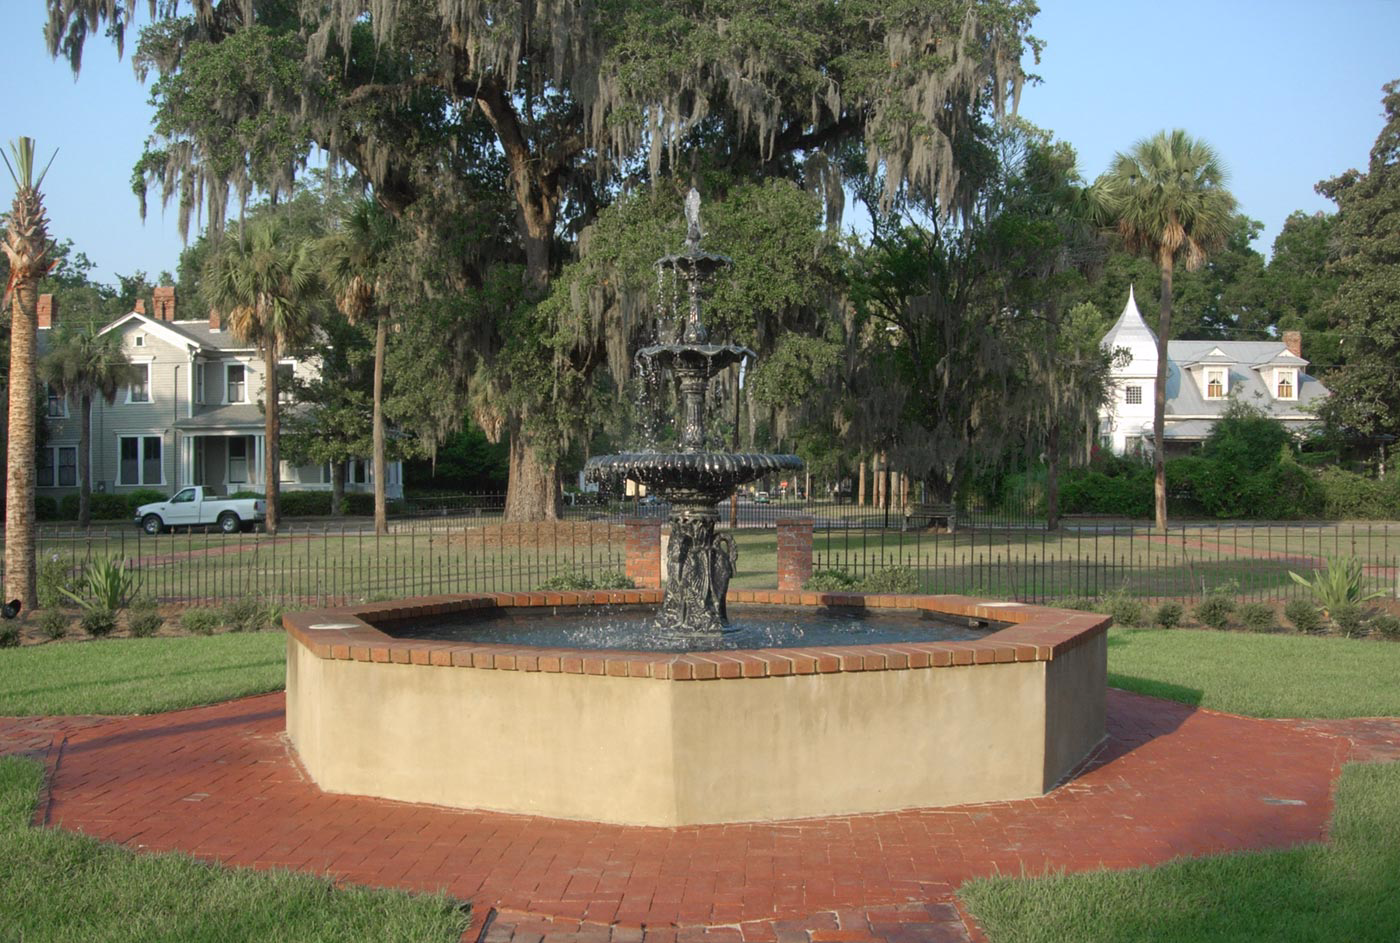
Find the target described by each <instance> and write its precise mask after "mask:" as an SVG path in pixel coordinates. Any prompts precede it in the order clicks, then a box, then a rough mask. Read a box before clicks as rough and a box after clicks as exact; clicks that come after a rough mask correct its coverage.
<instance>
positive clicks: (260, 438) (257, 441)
mask: <svg viewBox="0 0 1400 943" xmlns="http://www.w3.org/2000/svg"><path fill="white" fill-rule="evenodd" d="M266 441H267V436H266V435H255V436H253V467H252V468H250V469H249V470H248V481H250V482H251V483H253V484H255V485H263V486H264V488H265V487H266V485H267V483H266V482H265V481H263V463H264V460H263V447H264V444H265V443H266Z"/></svg>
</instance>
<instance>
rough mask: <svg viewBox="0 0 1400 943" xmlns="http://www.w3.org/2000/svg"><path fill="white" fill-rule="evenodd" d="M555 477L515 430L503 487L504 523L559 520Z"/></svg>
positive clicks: (547, 463) (551, 468)
mask: <svg viewBox="0 0 1400 943" xmlns="http://www.w3.org/2000/svg"><path fill="white" fill-rule="evenodd" d="M559 503H560V495H559V475H558V468H557V467H556V465H555V463H554V462H550V461H545V460H544V459H542V458H541V457H540V455H539V452H538V450H537V449H536V448H535V447H534V446H532V445H531V444H530V443H529V442H528V441H526V439H525V436H524V434H523V433H521V432H520V431H519V430H516V431H515V433H514V434H512V435H511V437H510V480H509V482H508V483H507V485H506V520H507V521H512V522H514V521H557V520H559Z"/></svg>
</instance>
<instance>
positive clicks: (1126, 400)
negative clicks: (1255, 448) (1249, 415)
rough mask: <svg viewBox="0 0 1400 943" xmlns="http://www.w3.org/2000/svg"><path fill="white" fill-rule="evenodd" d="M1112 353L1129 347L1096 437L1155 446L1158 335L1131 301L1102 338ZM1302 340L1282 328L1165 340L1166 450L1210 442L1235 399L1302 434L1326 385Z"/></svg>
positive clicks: (1116, 446)
mask: <svg viewBox="0 0 1400 943" xmlns="http://www.w3.org/2000/svg"><path fill="white" fill-rule="evenodd" d="M1101 343H1102V345H1103V346H1104V347H1105V348H1106V349H1107V350H1109V351H1110V352H1112V351H1116V350H1118V349H1120V348H1121V349H1124V350H1126V351H1127V357H1126V358H1125V359H1126V362H1117V363H1115V364H1114V367H1113V370H1112V381H1113V395H1112V399H1111V401H1110V402H1109V404H1108V405H1107V406H1105V407H1104V408H1103V409H1102V410H1100V412H1099V442H1100V444H1101V445H1102V446H1103V447H1104V448H1109V449H1112V450H1113V452H1114V453H1115V454H1118V455H1122V454H1124V453H1125V452H1136V451H1138V450H1142V451H1145V452H1148V453H1150V452H1151V450H1152V393H1153V385H1154V384H1155V383H1156V381H1157V335H1156V333H1154V332H1153V330H1152V329H1151V328H1150V327H1148V326H1147V322H1146V321H1144V320H1143V317H1142V314H1141V313H1140V312H1139V311H1138V307H1137V299H1136V297H1135V296H1134V293H1133V290H1132V289H1131V288H1129V289H1128V304H1127V305H1126V306H1125V307H1124V308H1123V313H1122V314H1121V315H1120V316H1119V317H1118V320H1117V322H1115V323H1114V325H1113V327H1111V328H1110V329H1109V331H1108V333H1107V334H1105V335H1104V337H1103V340H1102V341H1101ZM1302 347H1303V337H1302V335H1301V334H1300V333H1299V332H1297V331H1284V332H1283V337H1282V338H1281V339H1280V340H1276V341H1273V340H1268V341H1168V342H1167V408H1166V424H1165V427H1164V437H1165V441H1166V448H1167V452H1168V453H1171V452H1179V451H1184V450H1185V449H1186V448H1189V447H1190V446H1193V445H1195V444H1197V443H1199V442H1202V441H1204V440H1205V438H1206V437H1207V436H1209V435H1210V430H1211V428H1212V427H1213V426H1214V425H1215V423H1216V421H1217V420H1218V419H1219V418H1220V415H1221V413H1223V412H1224V410H1225V407H1226V406H1227V405H1228V404H1229V402H1230V399H1231V397H1234V398H1236V399H1240V400H1242V401H1244V402H1246V403H1249V404H1250V405H1252V406H1256V407H1258V408H1260V409H1262V410H1264V411H1265V412H1266V413H1268V414H1269V415H1270V416H1272V417H1274V418H1275V419H1278V420H1279V421H1281V422H1282V423H1283V424H1284V425H1285V426H1287V427H1289V428H1290V429H1292V430H1293V431H1294V432H1297V433H1302V432H1303V431H1304V430H1306V429H1307V428H1308V427H1309V426H1312V425H1313V424H1315V423H1316V422H1317V418H1316V416H1315V415H1314V413H1313V410H1314V408H1315V407H1316V405H1317V404H1318V402H1319V401H1321V400H1322V399H1323V398H1325V397H1326V396H1327V395H1328V392H1329V391H1328V390H1327V388H1326V387H1325V386H1323V385H1322V384H1321V383H1320V382H1318V380H1317V378H1316V377H1314V376H1312V375H1310V374H1309V373H1308V372H1307V369H1306V368H1307V366H1308V361H1307V360H1305V359H1303V351H1302Z"/></svg>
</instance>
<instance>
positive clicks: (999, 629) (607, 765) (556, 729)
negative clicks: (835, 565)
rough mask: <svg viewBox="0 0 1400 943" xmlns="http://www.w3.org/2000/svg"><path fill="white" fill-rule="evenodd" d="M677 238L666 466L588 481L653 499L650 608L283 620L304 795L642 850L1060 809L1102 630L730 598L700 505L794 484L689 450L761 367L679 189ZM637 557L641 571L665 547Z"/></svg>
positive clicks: (500, 598)
mask: <svg viewBox="0 0 1400 943" xmlns="http://www.w3.org/2000/svg"><path fill="white" fill-rule="evenodd" d="M686 217H687V222H688V227H687V229H688V232H687V238H686V242H685V246H684V248H683V249H682V251H680V252H679V253H676V254H674V255H669V256H666V257H665V258H663V259H662V260H661V261H660V263H659V264H660V265H661V266H662V269H663V270H664V271H670V272H672V273H674V274H675V276H676V277H677V278H679V279H682V280H684V282H685V284H686V288H687V292H686V293H687V298H688V307H687V310H686V311H685V315H684V318H683V320H682V323H681V324H680V325H679V327H678V328H677V329H675V330H674V333H673V335H672V337H671V338H670V339H658V340H659V342H658V343H656V344H654V345H651V346H648V347H646V348H644V349H643V350H642V351H641V352H640V354H639V356H640V358H641V359H642V361H643V363H647V364H649V365H650V366H651V367H652V368H654V369H661V370H669V371H671V372H672V373H673V374H674V375H675V376H676V377H677V379H678V381H679V383H678V385H679V391H680V411H679V436H678V442H677V446H676V449H675V450H674V451H669V452H658V451H646V452H635V453H623V454H619V455H608V456H602V457H599V458H596V459H594V460H592V461H591V462H589V464H588V469H587V473H588V475H589V477H592V478H593V479H594V480H598V481H607V482H612V483H617V482H620V481H624V480H629V479H630V480H632V481H635V482H638V483H640V484H643V485H646V486H647V487H648V488H649V489H651V491H652V492H654V493H657V494H660V495H662V496H664V497H665V498H666V499H667V500H668V501H670V503H671V508H672V510H671V516H670V528H671V540H670V544H669V547H668V550H667V552H666V574H667V579H666V584H665V594H664V596H663V594H662V593H661V592H660V591H659V590H655V589H642V590H626V591H596V592H526V593H475V594H461V595H451V596H436V597H426V598H422V597H420V598H417V599H407V600H400V601H396V602H387V603H369V604H363V605H358V606H349V607H344V608H340V609H329V610H320V611H310V612H295V613H289V614H288V615H287V616H286V617H285V618H284V620H283V624H284V626H285V627H286V629H287V735H288V740H289V742H290V744H291V746H292V748H293V749H294V750H295V751H296V753H297V754H298V756H299V758H300V760H301V763H302V766H303V768H304V769H305V771H306V773H307V775H308V776H310V777H311V778H312V779H313V780H314V781H315V782H316V783H317V784H318V785H319V786H320V787H321V788H322V789H325V790H326V791H328V792H342V793H350V794H357V795H370V796H378V797H382V798H386V799H398V800H404V801H410V802H428V803H435V804H440V805H447V806H455V807H459V808H469V809H490V810H497V811H505V812H517V813H522V814H528V815H545V816H553V817H558V818H573V819H588V820H596V821H606V822H618V823H624V824H634V825H651V826H677V825H696V824H704V823H717V822H740V821H752V820H764V819H786V818H800V817H808V816H826V815H842V814H847V813H862V812H877V811H889V810H896V809H904V808H915V807H930V806H944V805H953V804H958V803H966V802H986V801H993V800H1001V799H1016V798H1025V797H1028V796H1036V795H1041V794H1043V793H1044V792H1046V791H1047V790H1049V789H1051V788H1053V787H1054V786H1055V785H1056V784H1057V783H1059V782H1060V781H1061V780H1062V779H1063V778H1064V777H1066V776H1067V775H1070V774H1072V772H1073V770H1074V769H1075V768H1076V767H1077V766H1078V765H1079V764H1081V763H1082V762H1083V760H1084V757H1085V756H1086V755H1087V754H1089V753H1090V752H1091V751H1092V750H1093V749H1094V747H1095V746H1096V745H1097V744H1098V743H1099V742H1100V740H1101V739H1102V738H1103V735H1104V722H1105V684H1106V668H1107V648H1106V641H1107V639H1106V635H1105V631H1104V630H1105V629H1106V627H1107V625H1108V622H1109V619H1108V618H1107V617H1106V616H1101V615H1095V614H1092V613H1079V612H1069V611H1065V610H1059V609H1052V608H1047V607H1043V606H1032V605H1025V604H1021V603H1015V602H989V601H986V600H977V599H969V598H965V597H962V596H951V595H874V594H857V593H845V594H828V593H815V592H807V591H770V590H742V589H740V590H733V591H730V589H729V583H730V577H731V576H732V575H733V572H734V563H735V559H736V556H735V545H734V543H733V541H732V540H731V539H730V538H729V537H728V536H727V535H725V534H722V533H720V534H717V533H716V531H715V526H716V523H717V518H718V515H717V513H716V505H717V503H718V502H719V501H720V500H721V499H722V498H724V497H725V496H727V495H729V494H731V493H733V491H734V489H736V488H737V487H739V486H740V485H742V484H744V483H746V482H750V481H754V480H756V479H758V478H760V477H761V476H763V475H764V474H765V473H767V472H770V471H785V470H791V469H796V468H799V467H801V462H800V461H799V460H798V459H797V458H796V457H795V456H792V455H750V454H736V453H730V452H724V451H719V450H711V449H708V448H707V447H706V442H705V419H706V406H707V403H706V389H707V386H708V384H709V381H710V380H711V378H713V377H714V376H716V375H717V374H718V373H719V372H720V371H722V370H725V369H728V368H732V367H734V366H736V365H737V364H739V363H740V362H742V361H744V360H745V359H748V358H751V357H752V356H753V355H752V352H751V351H749V350H748V349H747V348H744V347H741V346H738V345H735V344H718V343H711V341H710V338H709V336H708V333H707V331H706V329H705V326H704V323H703V322H702V320H701V318H700V295H701V289H702V287H703V284H704V283H705V282H706V281H707V280H708V279H710V278H711V277H713V276H714V275H715V274H716V273H717V272H719V271H720V270H721V269H723V268H724V266H725V265H727V264H728V261H729V260H728V259H725V258H724V257H723V256H720V255H716V254H712V253H707V252H704V251H702V250H701V248H700V237H701V231H700V216H699V198H698V196H697V195H696V194H695V192H694V191H691V194H690V196H689V197H688V199H687V201H686ZM808 526H810V524H809V525H808ZM632 529H633V530H635V531H636V532H638V533H641V531H642V528H640V527H637V528H632ZM651 533H652V534H653V535H654V534H655V531H652V532H651ZM651 539H653V538H648V540H651ZM629 540H630V538H629ZM632 549H633V547H632V545H631V544H630V543H629V557H630V554H631V552H632ZM637 550H638V553H639V554H642V555H643V556H646V555H649V556H650V559H649V562H647V564H646V565H647V566H648V567H650V568H651V572H653V573H654V572H655V567H656V564H657V557H659V554H660V550H659V543H657V544H651V543H645V544H644V542H643V541H642V540H641V539H640V538H639V539H638V543H637ZM781 552H782V551H781V549H780V553H781ZM731 615H732V616H733V619H732V622H731ZM817 623H824V627H823V628H822V629H821V630H820V631H817V630H816V629H815V628H814V626H815V625H816V624H817ZM789 624H795V631H791V632H788V633H787V634H786V635H785V636H783V637H781V638H779V637H778V636H779V633H778V632H777V631H776V630H775V629H774V627H775V626H784V625H789ZM755 626H756V627H757V628H758V631H757V632H755V631H754V628H755Z"/></svg>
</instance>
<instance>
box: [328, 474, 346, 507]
mask: <svg viewBox="0 0 1400 943" xmlns="http://www.w3.org/2000/svg"><path fill="white" fill-rule="evenodd" d="M344 503H345V463H344V462H331V517H342V516H344V513H345V512H344V511H343V510H342V509H341V505H342V504H344Z"/></svg>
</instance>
